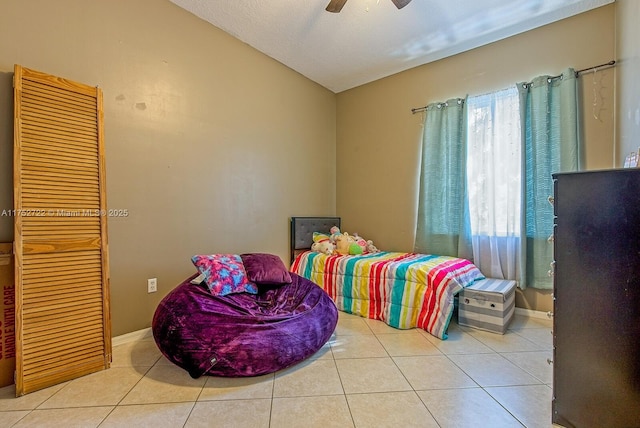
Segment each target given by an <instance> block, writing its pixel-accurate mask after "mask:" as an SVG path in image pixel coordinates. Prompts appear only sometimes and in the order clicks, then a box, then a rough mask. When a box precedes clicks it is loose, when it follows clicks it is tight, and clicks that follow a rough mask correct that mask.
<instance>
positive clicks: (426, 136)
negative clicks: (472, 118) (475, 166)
mask: <svg viewBox="0 0 640 428" xmlns="http://www.w3.org/2000/svg"><path fill="white" fill-rule="evenodd" d="M466 122H467V115H466V102H465V100H463V99H459V98H458V99H451V100H448V101H447V102H444V103H433V104H429V105H428V106H427V107H426V112H425V119H424V133H423V138H422V167H421V170H420V193H419V200H418V222H417V226H416V240H415V246H414V251H415V252H418V253H424V254H439V255H449V256H456V257H463V258H471V257H472V250H471V243H470V242H471V239H470V222H469V206H468V200H467V199H468V198H467V195H466V177H467V173H466V168H467V162H466V157H467V152H466V129H467V124H466Z"/></svg>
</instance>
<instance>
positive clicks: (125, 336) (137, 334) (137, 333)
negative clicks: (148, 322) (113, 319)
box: [111, 327, 152, 346]
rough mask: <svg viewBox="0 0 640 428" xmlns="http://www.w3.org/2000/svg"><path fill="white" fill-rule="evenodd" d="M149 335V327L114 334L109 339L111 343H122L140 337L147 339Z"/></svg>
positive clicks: (150, 335)
mask: <svg viewBox="0 0 640 428" xmlns="http://www.w3.org/2000/svg"><path fill="white" fill-rule="evenodd" d="M149 337H152V334H151V328H150V327H149V328H145V329H142V330H137V331H132V332H131V333H126V334H123V335H121V336H115V337H113V338H112V339H111V345H112V346H117V345H122V344H124V343H128V342H134V341H136V340H140V339H147V338H149Z"/></svg>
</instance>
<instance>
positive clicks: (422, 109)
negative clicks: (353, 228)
mask: <svg viewBox="0 0 640 428" xmlns="http://www.w3.org/2000/svg"><path fill="white" fill-rule="evenodd" d="M615 64H616V62H615V61H614V60H611V61H609V62H605V63H604V64H599V65H594V66H592V67H587V68H583V69H582V70H578V71H576V72H575V74H576V77H578V76H580V75H581V74H582V73H585V72H587V71H596V70H597V69H599V68H603V67H613V66H614V65H615ZM559 77H562V74H559V75H557V76H553V77H550V78H549V79H557V78H559ZM427 107H429V106H423V107H415V108H412V109H411V114H416V113H419V112H421V111H425V110H426V109H427Z"/></svg>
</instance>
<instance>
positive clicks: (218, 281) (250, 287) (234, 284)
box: [191, 254, 258, 296]
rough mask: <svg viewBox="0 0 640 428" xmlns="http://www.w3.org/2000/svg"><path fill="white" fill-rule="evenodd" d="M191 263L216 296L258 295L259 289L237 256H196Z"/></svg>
mask: <svg viewBox="0 0 640 428" xmlns="http://www.w3.org/2000/svg"><path fill="white" fill-rule="evenodd" d="M191 261H192V262H193V264H194V265H195V267H196V268H198V272H200V273H201V274H203V275H204V281H205V283H206V284H207V287H209V291H210V292H211V294H213V295H214V296H226V295H227V294H231V293H250V294H258V287H257V286H256V285H255V284H252V283H251V282H250V281H249V279H248V277H247V272H246V271H245V269H244V265H243V263H242V259H241V258H240V256H239V255H237V254H211V255H196V256H193V257H192V258H191Z"/></svg>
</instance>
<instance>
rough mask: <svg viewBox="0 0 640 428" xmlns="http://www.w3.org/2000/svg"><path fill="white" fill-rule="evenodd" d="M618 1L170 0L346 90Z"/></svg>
mask: <svg viewBox="0 0 640 428" xmlns="http://www.w3.org/2000/svg"><path fill="white" fill-rule="evenodd" d="M613 1H614V0H413V1H412V2H411V3H410V4H409V5H408V6H406V7H404V8H403V9H400V10H398V9H396V7H395V6H394V5H393V3H392V2H391V0H348V1H347V4H346V5H345V6H344V8H343V9H342V12H340V13H329V12H326V11H325V10H324V8H325V7H326V6H327V4H328V3H329V0H171V2H173V3H175V4H176V5H178V6H180V7H182V8H183V9H186V10H188V11H190V12H191V13H193V14H194V15H196V16H198V17H200V18H202V19H204V20H205V21H208V22H210V23H211V24H213V25H215V26H216V27H218V28H220V29H222V30H224V31H226V32H227V33H229V34H231V35H232V36H234V37H236V38H238V39H240V40H242V41H243V42H245V43H247V44H249V45H250V46H253V47H254V48H256V49H257V50H259V51H261V52H263V53H265V54H266V55H268V56H270V57H272V58H274V59H276V60H278V61H280V62H281V63H283V64H285V65H286V66H288V67H290V68H292V69H294V70H296V71H297V72H299V73H301V74H302V75H304V76H306V77H308V78H309V79H311V80H313V81H315V82H317V83H319V84H320V85H322V86H324V87H326V88H328V89H330V90H331V91H333V92H336V93H337V92H341V91H344V90H347V89H351V88H353V87H356V86H359V85H362V84H364V83H368V82H371V81H374V80H377V79H380V78H382V77H386V76H389V75H391V74H395V73H398V72H400V71H403V70H407V69H409V68H412V67H416V66H418V65H422V64H426V63H428V62H431V61H436V60H438V59H442V58H445V57H447V56H450V55H455V54H457V53H460V52H464V51H467V50H470V49H473V48H476V47H479V46H482V45H485V44H487V43H491V42H494V41H497V40H500V39H503V38H506V37H509V36H512V35H515V34H518V33H522V32H524V31H527V30H531V29H533V28H536V27H539V26H542V25H545V24H549V23H551V22H554V21H557V20H560V19H564V18H568V17H570V16H573V15H576V14H579V13H582V12H586V11H588V10H590V9H594V8H596V7H600V6H603V5H605V4H608V3H612V2H613Z"/></svg>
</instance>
